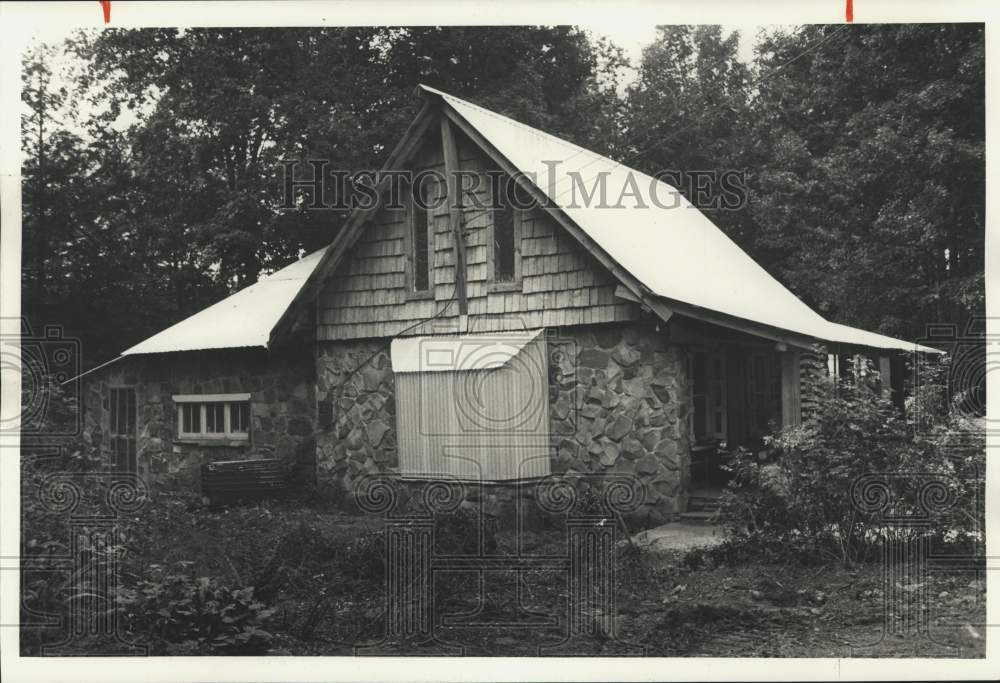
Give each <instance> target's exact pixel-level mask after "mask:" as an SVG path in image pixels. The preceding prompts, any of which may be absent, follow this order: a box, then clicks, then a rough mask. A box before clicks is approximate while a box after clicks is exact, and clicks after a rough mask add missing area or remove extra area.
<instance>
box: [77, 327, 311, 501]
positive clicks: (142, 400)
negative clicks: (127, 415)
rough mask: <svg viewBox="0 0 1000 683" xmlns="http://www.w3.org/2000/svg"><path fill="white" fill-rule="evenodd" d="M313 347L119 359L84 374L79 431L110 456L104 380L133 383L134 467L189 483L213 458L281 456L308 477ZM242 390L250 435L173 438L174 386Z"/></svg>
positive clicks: (108, 384) (178, 389)
mask: <svg viewBox="0 0 1000 683" xmlns="http://www.w3.org/2000/svg"><path fill="white" fill-rule="evenodd" d="M312 358H313V354H312V350H311V349H310V348H308V347H305V346H297V347H295V348H292V349H286V350H282V351H274V350H272V351H266V350H264V349H227V350H225V351H190V352H179V353H169V354H155V355H149V356H140V357H134V358H132V357H129V358H125V359H122V360H120V361H118V362H116V363H114V364H112V365H110V366H109V367H107V368H105V369H104V370H100V371H98V372H96V373H94V374H92V375H89V376H87V377H85V378H84V387H83V397H84V413H83V417H84V438H85V439H86V440H87V441H88V442H90V443H92V444H96V445H98V446H99V447H100V448H101V449H102V451H103V452H105V453H106V454H107V457H108V458H109V461H110V458H111V454H110V449H109V442H108V439H107V438H106V435H107V434H108V432H109V422H108V421H109V409H108V401H109V397H110V389H111V388H112V387H134V388H135V390H136V402H137V412H136V421H137V429H138V437H137V442H136V450H137V460H138V465H139V471H140V473H141V474H142V475H143V476H144V477H146V478H147V479H148V480H149V481H150V482H151V483H154V484H155V485H157V486H161V487H163V486H167V487H171V486H174V487H187V488H190V487H197V485H198V481H199V471H200V467H201V465H202V464H204V463H206V462H211V461H217V460H236V459H240V458H270V457H275V458H279V459H281V460H283V461H284V462H285V463H286V464H287V466H288V468H289V470H290V473H291V474H292V475H293V477H294V479H296V480H299V481H302V480H309V479H312V478H313V477H314V472H315V452H316V448H315V439H314V431H315V424H316V420H315V418H316V412H315V396H314V381H313V362H312ZM247 392H248V393H250V414H251V426H250V430H251V431H250V441H249V442H248V443H246V444H242V443H241V444H238V445H223V444H209V445H206V444H204V443H190V442H185V441H181V440H178V438H177V409H176V406H175V404H174V402H173V400H172V398H171V397H172V396H173V395H174V394H221V393H247Z"/></svg>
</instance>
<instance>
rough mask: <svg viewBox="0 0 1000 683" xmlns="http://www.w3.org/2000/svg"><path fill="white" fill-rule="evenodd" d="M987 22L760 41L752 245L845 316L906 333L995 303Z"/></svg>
mask: <svg viewBox="0 0 1000 683" xmlns="http://www.w3.org/2000/svg"><path fill="white" fill-rule="evenodd" d="M983 54H984V42H983V27H982V25H976V24H935V25H915V24H911V25H867V26H860V25H850V26H842V25H841V26H806V27H801V28H798V29H796V30H793V31H779V32H774V33H771V34H767V35H764V36H762V37H761V39H760V40H759V42H758V45H757V57H756V60H755V65H754V67H755V71H756V73H755V76H754V79H753V81H754V84H755V93H754V99H753V105H752V106H753V110H754V113H753V116H752V120H753V125H752V128H751V129H750V131H749V133H750V134H751V136H752V137H751V140H752V141H753V142H752V143H751V145H750V147H749V149H750V153H749V155H748V157H747V158H746V160H745V163H746V166H747V168H748V169H750V171H751V172H750V176H749V185H750V192H751V201H750V204H749V209H750V213H751V214H752V218H753V222H754V224H755V225H756V227H757V229H756V231H755V233H754V234H753V236H752V239H751V240H747V241H743V242H742V246H744V248H746V249H748V250H749V251H750V253H751V254H753V255H754V256H755V257H757V258H758V260H759V261H760V262H761V263H762V264H764V265H765V267H767V268H768V269H769V270H770V271H771V272H772V273H773V274H774V275H775V276H776V277H778V279H779V280H781V281H782V282H783V283H785V284H786V285H787V286H789V287H790V288H791V289H792V291H794V292H795V293H796V294H798V295H799V296H800V297H802V298H803V299H804V300H805V301H806V302H808V303H809V304H811V305H813V306H814V307H815V308H817V310H819V311H820V312H821V313H823V314H824V315H826V316H828V317H832V318H834V319H836V320H837V321H838V322H842V323H846V324H849V325H855V326H858V327H862V328H865V329H872V330H876V331H879V332H883V333H885V334H890V335H893V336H897V337H902V338H914V337H918V336H921V335H923V334H924V333H925V326H926V324H927V323H930V322H943V321H947V322H954V323H957V324H959V325H963V324H964V321H965V320H966V319H967V318H968V317H969V316H971V315H976V314H979V315H981V314H982V312H983V306H984V289H983V271H984V268H985V252H984V222H983V218H984V207H985V183H984V174H983V169H984V166H983V164H984V153H985V146H984V126H985V118H984V113H983V112H984V104H985V96H984V95H985V94H984V80H983Z"/></svg>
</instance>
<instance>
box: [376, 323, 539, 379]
mask: <svg viewBox="0 0 1000 683" xmlns="http://www.w3.org/2000/svg"><path fill="white" fill-rule="evenodd" d="M541 333H542V330H530V331H525V332H511V333H506V332H504V333H494V334H467V335H461V336H426V337H405V338H400V339H393V340H392V344H391V345H390V356H391V358H392V369H393V372H396V373H400V372H454V371H462V370H490V369H494V368H498V367H502V366H503V365H505V364H507V363H508V362H509V361H510V359H511V358H513V357H514V356H516V355H517V354H519V353H520V352H521V350H522V349H523V348H524V347H525V345H527V344H528V343H529V342H531V341H534V339H535V338H536V337H537V336H538V335H540V334H541Z"/></svg>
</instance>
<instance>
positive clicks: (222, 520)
mask: <svg viewBox="0 0 1000 683" xmlns="http://www.w3.org/2000/svg"><path fill="white" fill-rule="evenodd" d="M382 524H383V522H382V520H381V519H380V518H378V517H374V516H365V515H361V514H357V513H351V512H345V511H344V510H341V509H338V508H336V507H331V506H328V505H322V504H302V503H296V502H291V501H286V502H280V501H271V502H266V503H261V504H256V505H244V506H233V507H229V508H221V509H206V508H204V507H203V506H200V505H199V504H197V503H195V502H193V501H191V500H189V499H175V498H170V497H166V496H158V497H157V498H156V499H155V500H154V501H152V502H151V503H150V509H148V510H146V511H145V512H144V513H143V514H142V516H141V517H140V518H137V519H135V520H130V521H129V522H128V523H127V524H126V525H125V529H126V539H125V545H126V547H127V549H128V550H127V553H126V557H125V560H124V562H123V564H122V581H123V583H124V584H125V585H130V584H134V583H135V582H136V581H138V580H140V579H142V578H148V577H149V576H151V575H153V574H155V573H156V572H157V571H162V568H164V567H167V568H172V569H171V571H177V572H182V573H183V572H188V573H190V574H191V575H192V576H199V577H201V576H205V577H214V578H216V579H217V580H218V581H219V582H220V583H225V584H227V585H229V586H233V587H238V588H242V587H246V586H253V587H254V590H255V595H256V597H257V598H258V599H259V600H261V601H262V602H264V603H265V604H266V605H267V606H268V607H269V608H271V609H273V613H271V614H270V617H269V623H268V624H267V625H266V628H267V630H268V632H270V633H271V634H273V639H272V641H271V645H270V648H271V652H272V653H274V654H291V655H342V654H354V653H358V654H366V653H370V654H386V653H398V654H406V653H409V652H419V653H425V654H437V653H440V654H465V655H477V656H488V655H508V656H516V655H520V656H530V655H538V654H563V653H565V654H647V655H653V656H745V657H761V656H764V657H840V656H891V657H905V656H915V655H920V656H948V657H982V656H984V651H985V637H986V633H985V629H984V628H983V623H984V621H985V578H984V577H985V572H984V571H982V570H980V571H970V572H964V573H963V572H952V573H943V572H935V571H931V572H928V573H927V575H926V577H925V578H924V579H923V580H921V581H919V582H914V583H912V584H907V585H901V586H899V587H898V590H897V591H895V592H896V593H899V594H901V595H904V596H912V597H914V598H915V597H918V596H923V598H924V599H923V602H922V603H921V604H923V605H925V607H926V609H925V610H924V612H923V613H922V619H923V621H922V623H923V628H922V630H921V629H920V628H918V625H917V624H916V622H915V621H913V620H914V619H916V617H917V615H918V611H917V610H916V608H912V609H911V610H910V611H909V612H907V613H903V614H895V615H894V614H892V613H891V611H890V612H889V613H888V614H887V613H886V611H885V610H884V604H885V590H884V588H885V584H884V581H883V578H882V567H881V565H880V564H879V563H871V564H865V565H860V566H856V567H854V568H851V569H848V568H844V567H842V566H839V565H836V564H826V565H813V566H799V565H791V564H787V563H785V564H777V563H772V564H767V563H755V562H749V563H748V562H745V561H741V562H732V563H731V564H727V563H720V562H719V561H717V560H714V561H713V560H712V558H711V556H710V555H709V554H706V553H697V552H696V553H694V554H690V553H688V552H685V551H679V550H677V551H673V550H669V549H666V550H639V549H636V548H635V547H634V546H629V545H628V544H627V543H625V542H622V543H620V544H619V546H618V550H617V556H618V563H617V590H616V591H615V601H616V605H615V608H614V612H615V614H616V616H615V617H614V620H613V623H614V627H613V628H611V629H608V628H596V629H595V630H594V632H593V633H591V634H590V635H587V636H584V637H580V638H577V639H570V640H568V641H567V639H566V631H567V626H566V623H567V622H566V618H565V614H566V607H567V605H568V604H569V602H570V600H569V597H568V594H567V580H566V575H565V572H564V571H562V570H559V569H555V568H552V569H545V568H537V567H531V568H527V569H522V570H513V569H506V570H497V571H488V572H484V573H483V577H482V584H480V583H479V578H478V576H477V572H475V571H455V572H442V573H438V574H437V575H436V577H435V585H434V589H435V595H436V599H435V603H434V605H433V609H432V611H431V615H432V616H431V618H432V620H433V622H434V624H435V628H434V639H433V640H431V641H430V642H415V641H408V642H406V643H387V642H382V641H383V640H384V636H385V634H386V626H385V624H386V614H385V604H386V600H385V596H386V592H385V581H384V569H383V567H384V564H383V559H382V558H383V557H384V550H383V548H384V546H383V544H382V532H381V530H382V528H383V527H382ZM449 533H450V532H449ZM518 541H519V542H520V546H521V553H522V554H548V555H556V556H558V555H561V554H563V553H565V549H566V539H565V531H564V530H563V529H562V528H560V527H559V525H558V524H553V525H551V528H549V529H545V530H536V531H523V532H521V533H520V534H517V533H515V531H514V530H513V529H510V528H504V527H501V528H500V529H498V530H497V533H496V550H495V552H496V554H498V555H500V556H507V557H510V556H511V555H513V554H514V553H515V549H516V547H517V545H518ZM438 542H439V547H438V551H439V552H440V551H450V552H455V549H454V548H443V547H441V545H440V544H441V543H447V542H449V537H448V536H447V535H446V534H443V533H442V534H438ZM591 616H592V617H593V619H594V623H603V624H605V625H606V624H607V623H609V620H608V618H607V615H603V614H594V615H591ZM356 648H360V649H356Z"/></svg>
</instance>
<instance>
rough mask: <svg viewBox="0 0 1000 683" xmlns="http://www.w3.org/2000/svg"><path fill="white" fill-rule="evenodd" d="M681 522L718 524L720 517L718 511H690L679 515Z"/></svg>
mask: <svg viewBox="0 0 1000 683" xmlns="http://www.w3.org/2000/svg"><path fill="white" fill-rule="evenodd" d="M680 516H681V521H682V522H686V523H688V524H718V523H719V521H720V515H719V511H718V510H711V511H709V510H691V511H688V512H682V513H681V515H680Z"/></svg>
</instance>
